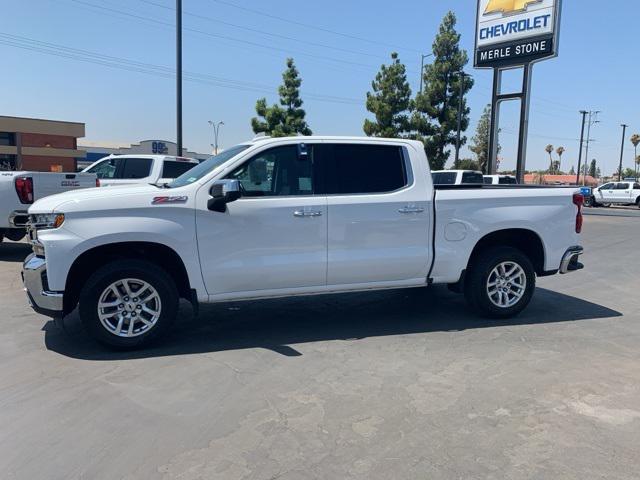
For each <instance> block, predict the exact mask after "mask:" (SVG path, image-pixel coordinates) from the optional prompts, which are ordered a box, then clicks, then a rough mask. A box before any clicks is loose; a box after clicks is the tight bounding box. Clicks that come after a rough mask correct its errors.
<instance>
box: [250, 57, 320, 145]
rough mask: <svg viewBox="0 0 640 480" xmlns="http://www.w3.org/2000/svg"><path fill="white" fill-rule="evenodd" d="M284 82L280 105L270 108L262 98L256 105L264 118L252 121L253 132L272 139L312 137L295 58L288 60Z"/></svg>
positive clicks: (260, 115) (281, 86)
mask: <svg viewBox="0 0 640 480" xmlns="http://www.w3.org/2000/svg"><path fill="white" fill-rule="evenodd" d="M282 80H283V84H282V85H280V87H279V88H278V93H279V94H280V105H277V104H275V105H272V106H270V107H269V106H267V99H266V98H261V99H260V100H258V102H257V103H256V113H257V114H258V117H262V118H261V119H260V118H255V117H254V118H252V119H251V127H252V128H253V132H254V133H265V134H267V135H270V136H272V137H287V136H292V135H297V134H301V135H311V134H312V132H311V129H310V128H309V126H308V125H307V122H306V121H305V115H306V112H305V111H304V110H303V109H302V104H303V102H302V99H301V98H300V85H302V79H301V78H300V74H299V73H298V69H297V68H296V66H295V64H294V62H293V58H288V59H287V69H286V70H285V71H284V73H283V74H282Z"/></svg>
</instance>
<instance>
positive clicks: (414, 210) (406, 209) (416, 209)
mask: <svg viewBox="0 0 640 480" xmlns="http://www.w3.org/2000/svg"><path fill="white" fill-rule="evenodd" d="M398 212H399V213H402V214H410V213H423V212H424V208H422V207H412V206H406V207H402V208H401V209H399V210H398Z"/></svg>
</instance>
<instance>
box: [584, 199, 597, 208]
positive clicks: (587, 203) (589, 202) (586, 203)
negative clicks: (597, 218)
mask: <svg viewBox="0 0 640 480" xmlns="http://www.w3.org/2000/svg"><path fill="white" fill-rule="evenodd" d="M584 206H585V207H595V206H596V201H595V200H594V198H593V197H585V198H584Z"/></svg>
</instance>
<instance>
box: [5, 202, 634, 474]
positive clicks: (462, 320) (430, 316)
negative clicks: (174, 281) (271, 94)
mask: <svg viewBox="0 0 640 480" xmlns="http://www.w3.org/2000/svg"><path fill="white" fill-rule="evenodd" d="M590 210H591V211H600V209H590ZM628 215H631V214H628ZM639 239H640V219H639V218H636V216H634V217H630V216H612V215H601V214H599V213H598V214H596V215H589V216H588V217H587V218H586V219H585V233H584V246H585V248H586V253H585V255H584V257H583V262H584V264H585V266H586V268H585V270H583V271H580V272H577V273H574V274H571V275H566V276H556V277H550V278H543V279H540V280H539V287H540V288H539V289H538V291H537V293H536V295H535V297H534V299H533V301H532V304H531V305H530V307H529V308H528V309H527V310H526V311H525V312H524V313H523V314H522V315H521V316H520V317H518V318H516V319H513V320H510V321H506V322H495V321H487V320H483V319H479V318H477V317H476V316H475V315H474V314H473V312H471V311H469V310H468V309H467V307H466V306H465V304H464V301H463V299H462V298H461V297H460V296H458V295H456V294H453V293H451V292H449V291H448V290H447V289H446V288H443V287H435V288H432V289H425V290H422V289H420V290H401V291H392V292H381V293H366V294H364V293H358V294H350V295H332V296H325V297H312V298H295V299H288V300H270V301H262V302H252V303H239V304H220V305H213V306H206V307H203V309H202V311H201V314H200V316H199V317H198V318H194V317H193V315H192V314H191V310H190V307H189V306H188V305H186V304H185V305H183V307H182V311H181V318H180V321H179V322H178V325H177V328H176V329H175V331H174V334H173V335H172V337H171V338H169V339H168V340H167V341H166V342H164V343H163V344H162V345H159V346H157V347H155V348H153V349H150V350H146V351H141V352H133V353H114V352H111V351H108V350H106V349H104V348H102V347H100V346H98V345H96V344H95V343H94V342H93V341H92V340H91V339H89V338H88V337H87V336H86V335H85V333H84V332H83V330H82V328H81V326H80V324H79V321H78V318H77V316H75V315H72V316H71V317H69V318H67V319H66V320H65V322H64V324H58V325H56V324H54V322H52V321H50V320H48V319H47V318H45V317H42V316H40V315H37V314H35V313H34V312H33V311H32V310H31V309H30V308H28V306H27V302H26V299H25V298H24V295H23V292H22V290H21V283H20V278H19V271H20V261H21V260H22V259H23V258H24V257H25V256H26V255H27V253H28V248H27V246H26V245H24V244H2V245H0V306H1V313H0V321H1V324H0V325H2V328H1V329H0V362H1V365H2V368H1V369H0V425H1V426H2V427H1V429H0V472H2V474H1V475H0V478H2V479H20V480H22V479H25V480H27V479H28V480H38V479H47V480H57V479H60V480H63V479H64V480H70V479H91V480H97V479H109V480H112V479H156V478H158V479H181V480H192V479H207V480H210V479H224V480H235V479H256V480H257V479H260V480H262V479H265V480H266V479H281V480H305V479H323V480H326V479H329V480H333V479H336V480H343V479H374V480H375V479H385V480H387V479H394V480H395V479H421V480H422V479H429V480H438V479H496V480H503V479H518V480H520V479H522V480H524V479H569V480H570V479H575V480H589V479H605V478H606V479H608V480H609V479H629V480H631V479H634V480H636V479H638V478H640V296H638V288H639V287H640V280H639V273H640V265H639V263H640V262H639V260H638V240H639Z"/></svg>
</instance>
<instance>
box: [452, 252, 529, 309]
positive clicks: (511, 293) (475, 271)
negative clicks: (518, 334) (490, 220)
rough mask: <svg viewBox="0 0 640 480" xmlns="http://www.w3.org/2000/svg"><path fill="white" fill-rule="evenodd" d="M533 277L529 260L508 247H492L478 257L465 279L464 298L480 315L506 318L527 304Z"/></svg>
mask: <svg viewBox="0 0 640 480" xmlns="http://www.w3.org/2000/svg"><path fill="white" fill-rule="evenodd" d="M535 286H536V274H535V270H534V268H533V265H532V263H531V261H530V260H529V258H528V257H527V256H526V255H525V254H524V253H522V252H521V251H520V250H518V249H516V248H512V247H496V248H492V249H490V250H486V251H484V252H481V253H480V254H478V256H477V257H476V258H475V259H474V260H473V263H472V264H471V265H470V267H469V270H468V272H467V276H466V278H465V292H464V293H465V298H466V300H467V303H468V304H469V306H470V307H471V308H472V309H474V310H475V311H477V312H478V313H479V314H480V315H482V316H485V317H490V318H510V317H513V316H515V315H517V314H519V313H520V312H521V311H522V310H524V308H525V307H526V306H527V305H528V304H529V302H530V301H531V298H532V297H533V292H534V290H535Z"/></svg>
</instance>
